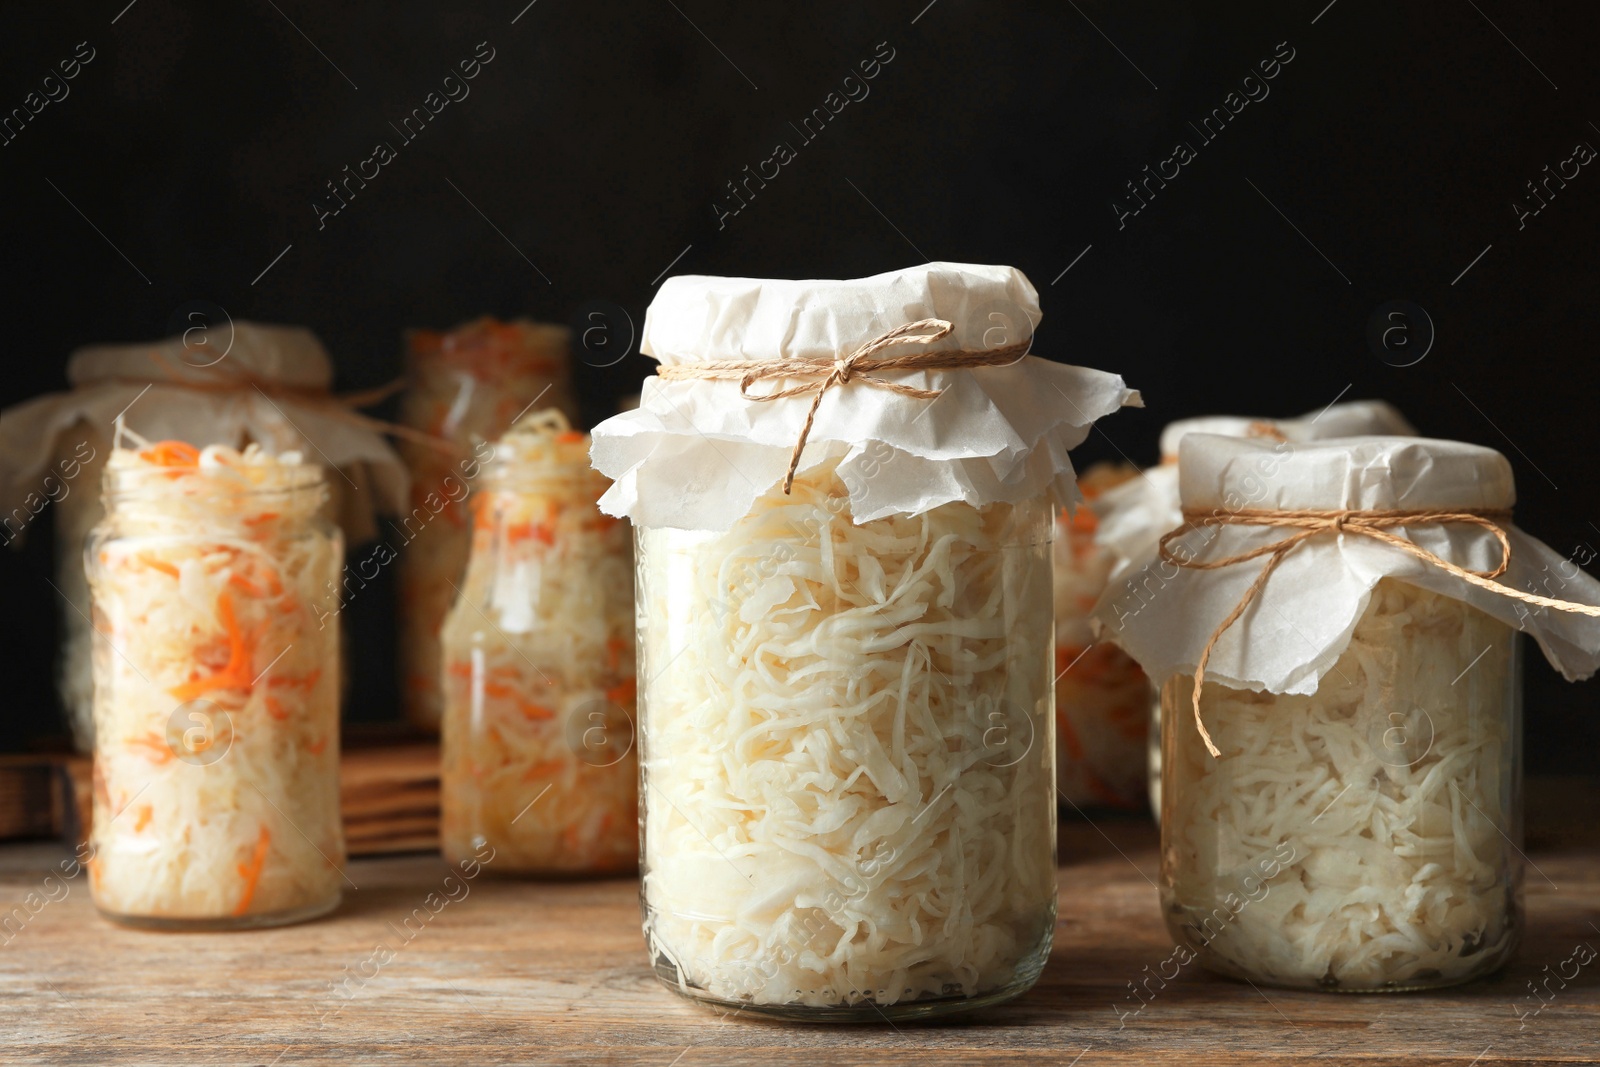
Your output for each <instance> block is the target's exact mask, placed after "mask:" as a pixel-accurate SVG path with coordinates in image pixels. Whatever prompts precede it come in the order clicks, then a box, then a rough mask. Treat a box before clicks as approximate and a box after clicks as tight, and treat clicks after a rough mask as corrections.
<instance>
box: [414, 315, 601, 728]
mask: <svg viewBox="0 0 1600 1067" xmlns="http://www.w3.org/2000/svg"><path fill="white" fill-rule="evenodd" d="M567 340H568V331H567V329H566V328H565V327H562V326H549V325H544V324H540V323H532V322H526V321H521V320H519V321H515V322H499V321H496V320H495V319H492V318H481V319H477V320H474V321H472V322H468V323H464V324H462V325H461V326H458V327H456V328H455V329H453V330H450V331H448V332H439V331H436V330H414V331H412V332H411V333H410V334H409V335H408V337H407V344H408V351H409V358H410V362H409V368H408V370H409V373H410V377H411V383H410V385H409V387H408V388H407V390H406V393H405V396H404V399H403V401H402V403H401V411H400V418H401V421H402V422H404V423H405V424H406V425H408V426H413V427H416V428H417V429H420V430H424V431H426V432H428V433H431V434H433V435H435V436H437V437H441V438H444V439H445V440H448V441H454V442H456V443H457V444H460V445H462V446H464V447H463V451H462V453H461V455H460V456H451V455H449V454H447V453H445V452H443V451H440V450H439V449H436V448H431V447H429V446H427V445H423V444H418V443H416V442H414V441H404V440H403V441H401V442H400V443H399V449H400V454H401V456H402V457H403V458H404V459H405V461H406V466H407V468H409V469H410V471H411V507H412V510H411V513H410V514H409V515H407V516H405V517H404V518H402V519H401V520H400V523H399V524H398V525H399V528H400V532H401V536H402V537H403V538H404V540H405V547H404V548H403V549H402V550H401V552H400V569H399V580H400V600H401V605H402V608H403V610H402V611H401V612H400V616H399V624H400V669H401V684H402V688H401V696H402V700H403V702H404V704H405V711H406V716H407V718H409V719H410V720H411V721H412V722H414V723H416V724H417V725H419V726H423V727H426V728H429V729H438V727H439V717H440V715H441V713H442V711H443V708H444V699H443V694H442V692H441V690H440V688H439V679H440V667H441V662H442V661H441V656H440V648H439V630H440V627H442V626H443V625H444V619H445V616H446V615H448V614H449V613H450V606H451V605H452V604H454V603H455V599H456V586H457V585H458V584H459V583H460V581H461V575H462V573H463V572H464V571H465V570H466V566H467V556H468V553H469V551H470V548H471V544H472V534H471V531H470V529H469V527H470V516H469V515H468V514H467V506H466V502H465V500H466V498H465V489H466V478H465V477H464V476H463V474H464V470H465V469H466V468H465V467H464V465H463V464H464V457H467V455H468V453H467V452H466V451H465V448H466V447H467V446H472V445H475V444H477V443H479V442H483V441H490V440H493V439H494V438H496V437H499V436H500V435H501V434H503V433H505V432H506V431H507V430H508V429H509V428H510V426H511V422H512V420H513V419H515V418H517V417H518V415H520V414H521V413H522V412H524V411H526V410H527V409H528V408H530V407H531V406H533V405H534V404H535V403H538V402H540V400H541V398H542V400H543V404H542V406H554V407H560V408H562V409H565V410H569V411H570V410H572V407H573V405H572V401H571V397H570V395H569V388H568V368H567ZM465 462H466V463H467V464H470V463H471V461H470V459H466V460H465Z"/></svg>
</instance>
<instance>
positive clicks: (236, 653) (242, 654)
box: [167, 589, 255, 700]
mask: <svg viewBox="0 0 1600 1067" xmlns="http://www.w3.org/2000/svg"><path fill="white" fill-rule="evenodd" d="M217 617H218V618H219V619H221V620H222V628H223V629H224V630H225V631H227V635H228V663H227V666H225V667H223V668H222V669H221V670H220V671H218V672H217V673H216V674H213V675H212V676H211V677H209V678H195V679H192V680H190V681H188V682H185V683H184V684H183V685H178V686H173V687H172V688H171V689H169V690H167V692H169V693H171V694H172V695H173V696H175V697H177V698H178V699H179V700H193V699H195V698H196V697H200V696H204V695H205V694H206V693H210V692H213V691H215V690H217V689H246V690H248V689H249V688H250V682H251V679H250V665H251V662H252V661H253V660H254V658H255V657H254V650H253V649H251V648H247V647H246V644H247V643H248V640H253V639H254V635H253V634H251V635H249V637H248V638H247V635H246V634H245V633H244V632H243V631H241V630H240V629H239V622H238V619H237V618H236V617H235V616H234V612H233V598H232V597H231V596H229V595H228V591H227V590H226V589H224V590H223V591H222V592H221V593H219V594H217Z"/></svg>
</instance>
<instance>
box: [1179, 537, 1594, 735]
mask: <svg viewBox="0 0 1600 1067" xmlns="http://www.w3.org/2000/svg"><path fill="white" fill-rule="evenodd" d="M1183 517H1184V520H1185V521H1184V524H1183V525H1182V526H1180V527H1178V528H1177V529H1175V530H1172V531H1170V532H1169V533H1167V534H1165V535H1164V536H1163V537H1162V538H1161V544H1160V553H1161V558H1162V559H1163V560H1165V561H1167V562H1168V563H1173V564H1176V565H1177V566H1179V567H1190V568H1192V569H1194V570H1218V569H1220V568H1222V567H1231V566H1233V565H1234V564H1235V563H1244V562H1246V561H1248V560H1252V559H1258V558H1260V557H1261V556H1266V557H1267V563H1266V566H1264V567H1262V568H1261V573H1260V574H1258V575H1256V579H1255V581H1253V582H1251V583H1250V587H1249V588H1248V589H1246V590H1245V591H1244V596H1242V597H1240V598H1239V603H1237V604H1235V605H1234V608H1233V610H1232V611H1230V612H1228V615H1227V617H1226V618H1224V619H1223V620H1222V622H1221V623H1220V624H1219V625H1218V626H1217V628H1216V629H1215V630H1213V631H1212V632H1211V636H1210V638H1208V639H1207V641H1206V645H1205V648H1203V649H1201V651H1200V660H1199V662H1198V663H1196V664H1195V672H1194V724H1195V727H1196V728H1197V729H1198V730H1199V731H1200V738H1201V740H1202V741H1204V742H1205V745H1206V751H1208V752H1210V753H1211V755H1213V756H1220V755H1222V753H1221V752H1220V751H1219V750H1218V748H1217V746H1216V745H1215V744H1213V743H1212V741H1211V734H1210V733H1209V732H1208V731H1207V730H1206V726H1205V723H1204V722H1203V721H1202V720H1201V718H1200V691H1201V687H1202V686H1203V685H1204V684H1205V678H1206V664H1207V663H1208V662H1210V660H1211V650H1212V649H1213V648H1215V647H1216V644H1217V640H1218V639H1219V638H1220V637H1221V636H1222V635H1223V632H1224V631H1226V630H1227V629H1228V627H1230V626H1232V625H1233V624H1234V623H1235V622H1237V621H1238V620H1239V617H1240V616H1241V615H1243V614H1244V612H1245V609H1246V608H1248V607H1249V606H1250V603H1251V602H1252V601H1253V600H1255V598H1256V594H1257V593H1259V592H1261V589H1262V587H1263V586H1265V585H1266V584H1267V578H1268V577H1269V576H1271V574H1272V572H1273V570H1275V569H1276V568H1277V566H1278V564H1279V563H1281V562H1283V558H1284V557H1285V556H1287V555H1288V554H1289V553H1290V552H1292V551H1294V549H1295V548H1297V547H1299V546H1300V545H1302V544H1304V543H1305V542H1306V541H1309V540H1311V539H1312V538H1313V537H1318V536H1321V535H1322V534H1326V533H1334V534H1355V535H1358V536H1361V537H1370V538H1372V539H1373V540H1374V541H1380V542H1382V543H1383V544H1386V545H1389V546H1391V547H1393V548H1397V549H1399V550H1400V551H1402V552H1405V553H1407V554H1408V555H1411V556H1414V557H1416V558H1417V559H1419V560H1421V561H1422V562H1424V563H1427V564H1430V565H1431V566H1434V567H1438V568H1439V569H1440V570H1442V571H1444V572H1445V573H1447V574H1451V575H1454V576H1455V577H1457V578H1460V579H1461V580H1462V581H1464V582H1468V583H1470V584H1471V585H1475V586H1477V587H1478V588H1480V589H1487V590H1488V591H1489V592H1491V593H1498V594H1500V595H1501V596H1506V597H1510V598H1512V599H1514V600H1520V601H1522V602H1523V603H1526V604H1534V605H1537V606H1539V607H1545V608H1554V609H1555V610H1557V611H1569V612H1574V613H1576V614H1579V615H1588V616H1591V617H1596V618H1600V607H1596V606H1594V605H1591V604H1577V603H1574V602H1572V601H1570V600H1557V599H1555V598H1553V597H1545V596H1536V595H1535V594H1533V593H1524V592H1523V591H1522V590H1520V589H1513V588H1511V587H1510V586H1507V585H1502V584H1500V583H1499V582H1497V581H1495V579H1496V578H1498V577H1500V576H1501V575H1502V574H1504V573H1505V572H1506V568H1507V567H1509V566H1510V565H1511V539H1510V538H1509V537H1508V536H1507V535H1506V531H1505V529H1504V527H1503V526H1502V525H1501V523H1502V522H1508V521H1510V518H1511V512H1510V511H1508V510H1505V509H1484V508H1419V509H1414V510H1408V511H1397V510H1372V511H1314V510H1290V511H1270V510H1254V509H1244V510H1241V511H1232V512H1221V513H1218V512H1214V511H1196V510H1191V509H1188V508H1185V509H1184V512H1183ZM1418 524H1428V525H1446V524H1464V525H1469V526H1478V527H1481V528H1483V529H1484V530H1487V531H1489V532H1490V533H1492V534H1494V536H1495V539H1496V540H1497V541H1499V542H1500V563H1499V565H1498V566H1496V567H1495V568H1493V569H1492V570H1487V571H1480V570H1470V569H1468V568H1466V567H1460V566H1457V565H1456V564H1454V563H1451V562H1450V561H1449V560H1447V559H1444V558H1442V557H1440V556H1437V555H1434V554H1433V553H1432V552H1429V551H1428V550H1427V549H1425V548H1423V547H1421V546H1420V545H1418V544H1416V543H1415V542H1413V541H1410V540H1408V539H1407V538H1404V537H1400V536H1398V535H1396V534H1393V533H1390V532H1389V529H1390V528H1391V527H1395V526H1414V525H1418ZM1208 526H1276V527H1284V528H1289V529H1293V530H1295V531H1296V532H1294V533H1291V534H1289V535H1288V536H1286V537H1284V538H1282V539H1280V540H1277V541H1272V542H1269V543H1268V544H1264V545H1259V546H1257V547H1256V548H1253V549H1250V550H1249V551H1247V552H1240V553H1238V554H1236V555H1232V556H1227V557H1225V558H1223V559H1214V560H1209V561H1205V562H1202V561H1200V560H1198V559H1195V558H1194V557H1193V556H1182V557H1180V556H1177V555H1175V554H1173V552H1172V551H1171V549H1169V548H1168V547H1167V545H1168V542H1170V541H1172V540H1173V539H1174V538H1176V537H1180V536H1182V535H1184V534H1186V533H1188V532H1190V531H1191V530H1198V529H1203V528H1205V527H1208Z"/></svg>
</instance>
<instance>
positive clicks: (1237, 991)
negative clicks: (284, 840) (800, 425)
mask: <svg viewBox="0 0 1600 1067" xmlns="http://www.w3.org/2000/svg"><path fill="white" fill-rule="evenodd" d="M1592 799H1593V797H1592V794H1591V803H1589V805H1588V806H1587V807H1586V808H1585V809H1582V810H1583V811H1584V812H1592V811H1593V810H1594V804H1593V803H1592ZM1579 817H1580V818H1582V815H1581V813H1580V816H1579ZM1102 830H1103V831H1104V834H1102V833H1101V831H1102ZM64 855H65V852H64V851H62V850H61V849H60V848H59V847H58V846H42V845H13V846H8V847H7V848H5V849H0V914H3V913H4V912H6V911H9V910H10V909H11V908H13V907H16V906H17V905H19V904H20V903H21V902H22V901H23V899H24V897H25V896H26V895H27V894H28V893H29V892H32V891H35V890H37V889H38V888H39V887H40V885H41V880H42V878H43V876H44V874H45V873H46V871H47V869H48V868H49V867H50V866H51V865H52V864H54V863H55V862H56V861H57V860H58V859H60V858H61V857H63V856H64ZM1062 855H1063V857H1064V859H1065V860H1066V863H1065V865H1064V866H1063V868H1062V870H1061V894H1060V901H1061V916H1060V924H1059V926H1058V928H1057V930H1056V944H1055V951H1054V953H1053V954H1052V956H1051V957H1050V962H1049V965H1048V967H1047V968H1046V970H1045V973H1044V977H1043V979H1042V980H1041V981H1040V983H1039V985H1038V987H1037V988H1035V989H1034V991H1033V992H1032V993H1030V994H1029V995H1027V996H1026V997H1024V998H1023V999H1021V1000H1019V1001H1016V1002H1013V1003H1012V1004H1010V1005H1005V1006H1002V1007H999V1008H994V1009H990V1010H987V1011H984V1012H979V1013H976V1014H974V1015H972V1016H970V1017H967V1018H960V1017H958V1018H956V1019H954V1020H950V1021H948V1022H942V1023H934V1024H921V1025H913V1024H907V1023H901V1024H899V1025H898V1026H896V1027H890V1026H887V1025H882V1024H879V1025H873V1026H858V1027H835V1028H819V1027H815V1026H805V1025H797V1024H785V1023H773V1022H766V1021H762V1020H759V1019H754V1018H751V1017H749V1016H748V1015H744V1014H734V1015H726V1014H722V1013H718V1012H716V1011H711V1010H708V1009H705V1008H702V1007H699V1006H697V1005H694V1004H691V1003H688V1002H686V1001H684V1000H681V999H679V998H678V997H677V996H676V995H674V994H673V993H671V992H669V991H667V990H666V989H665V988H663V987H662V986H661V985H660V984H659V983H658V982H657V980H656V979H655V977H654V976H653V975H652V973H651V972H650V971H649V970H648V969H647V967H646V964H645V953H644V944H643V939H642V937H641V935H640V933H639V912H638V883H637V882H636V881H634V880H632V879H617V880H610V881H602V882H588V883H583V882H568V883H558V884H538V883H530V882H517V881H496V880H493V879H492V878H491V877H490V876H489V875H487V874H485V875H483V876H481V877H479V878H478V879H477V880H475V881H472V882H470V883H468V888H467V892H466V894H465V895H464V896H462V895H461V893H460V891H459V890H457V891H456V895H457V897H459V899H458V900H456V901H453V902H451V903H449V904H447V905H445V906H444V907H442V908H441V909H440V910H439V912H438V914H437V915H432V916H431V917H430V918H429V919H428V920H427V921H426V922H419V921H417V920H415V919H414V920H413V927H414V929H415V930H416V931H417V932H415V933H414V934H412V935H411V936H410V937H407V936H406V935H405V930H404V927H403V923H404V922H405V920H406V918H407V917H408V916H411V915H412V914H413V912H414V910H415V909H418V908H423V909H424V914H428V913H427V911H426V907H425V905H424V898H425V897H426V896H427V894H428V893H430V892H435V891H440V890H442V888H443V879H444V878H445V876H446V875H447V874H448V873H449V869H448V868H446V867H445V865H444V863H443V862H442V861H441V860H440V859H439V858H438V857H437V856H432V855H416V856H404V857H386V858H372V859H357V860H353V861H351V863H350V864H349V869H348V873H349V875H350V877H351V879H352V880H353V881H354V882H355V884H356V885H357V886H358V887H359V888H358V889H356V890H354V891H350V890H347V892H346V897H345V902H344V904H343V906H342V907H341V908H340V909H339V910H338V911H337V912H336V913H334V915H332V916H330V917H328V918H326V919H323V920H320V921H318V922H314V923H309V924H306V925H303V926H298V927H288V928H284V929H279V930H267V931H257V932H250V933H234V934H159V933H149V932H143V931H137V930H127V929H123V928H120V927H116V926H113V925H111V924H110V923H107V922H105V921H104V920H102V919H100V918H98V917H97V916H96V915H95V913H94V910H93V907H92V905H91V904H90V901H89V894H88V887H87V885H86V884H85V882H84V881H83V879H81V878H80V879H78V880H77V881H75V882H73V883H71V889H70V892H69V893H68V895H67V896H66V897H65V898H64V899H61V900H59V901H58V902H55V903H50V904H48V905H46V906H44V907H43V908H42V909H41V910H39V912H38V913H37V914H36V915H34V916H33V917H32V918H31V919H29V920H28V922H27V923H26V924H25V925H24V926H22V927H21V928H19V929H16V930H13V931H11V933H10V941H9V943H7V944H4V945H3V946H0V1018H3V1024H0V1042H3V1046H4V1053H3V1055H0V1060H4V1061H5V1062H6V1063H66V1062H93V1063H97V1064H156V1063H159V1064H168V1063H178V1062H184V1063H190V1062H193V1063H217V1064H241V1065H242V1064H259V1065H277V1067H294V1065H298V1064H347V1063H363V1064H413V1063H417V1064H420V1063H439V1062H450V1063H462V1064H480V1063H483V1064H487V1063H516V1064H522V1063H530V1064H531V1063H540V1064H545V1063H560V1064H567V1063H570V1064H596V1063H615V1064H639V1065H651V1067H703V1065H711V1064H752V1063H759V1064H762V1065H778V1064H804V1065H806V1067H817V1065H820V1064H861V1065H868V1064H883V1063H905V1064H941V1065H942V1064H966V1063H984V1064H991V1063H992V1064H1002V1063H1014V1064H1058V1065H1063V1067H1065V1065H1067V1064H1072V1063H1077V1064H1079V1065H1081V1067H1095V1065H1097V1064H1111V1063H1121V1064H1183V1065H1185V1067H1193V1065H1204V1064H1242V1063H1270V1062H1285V1061H1288V1060H1291V1059H1293V1060H1313V1059H1314V1060H1315V1062H1318V1063H1335V1064H1338V1063H1367V1064H1383V1065H1388V1064H1394V1063H1399V1062H1402V1061H1404V1062H1406V1063H1415V1064H1455V1065H1458V1067H1468V1065H1487V1064H1504V1063H1557V1062H1560V1063H1593V1062H1596V1061H1600V960H1596V961H1595V962H1593V963H1591V964H1589V965H1588V966H1587V967H1584V968H1582V969H1581V970H1580V971H1579V973H1578V975H1577V977H1576V978H1574V979H1573V980H1572V981H1571V982H1569V983H1568V984H1567V987H1566V988H1565V989H1558V987H1557V986H1556V985H1555V984H1552V985H1551V987H1550V988H1552V989H1558V991H1557V992H1556V993H1555V994H1554V999H1552V1000H1551V1001H1550V1002H1549V1003H1548V1004H1547V1005H1546V1006H1545V1007H1544V1008H1543V1010H1542V1011H1541V1012H1540V1013H1539V1014H1538V1015H1535V1016H1530V1017H1528V1018H1527V1019H1526V1020H1524V1022H1519V1019H1518V1012H1519V1011H1522V1012H1526V1011H1528V1010H1530V1009H1531V1008H1532V1007H1533V1005H1534V1004H1536V1003H1538V1002H1537V1001H1534V1000H1532V999H1531V995H1530V993H1529V989H1528V983H1529V982H1530V981H1532V980H1536V979H1542V978H1543V977H1544V976H1546V975H1547V974H1549V973H1550V972H1548V971H1545V970H1544V968H1545V967H1547V966H1548V967H1550V968H1551V969H1552V970H1561V969H1563V968H1562V966H1561V964H1562V961H1563V960H1567V959H1569V958H1570V956H1571V954H1572V951H1573V949H1574V947H1575V946H1576V945H1577V944H1578V943H1579V942H1587V943H1589V944H1591V945H1594V946H1596V947H1597V948H1600V839H1597V837H1596V834H1595V828H1594V825H1593V823H1592V822H1591V823H1590V824H1589V826H1588V832H1587V834H1586V835H1584V839H1583V840H1581V841H1568V840H1566V839H1565V838H1563V839H1562V841H1561V843H1559V844H1556V845H1550V846H1547V847H1543V848H1538V849H1536V850H1535V851H1533V852H1532V853H1531V857H1532V859H1533V861H1534V863H1535V864H1537V871H1535V870H1532V869H1530V871H1529V875H1528V896H1527V900H1528V934H1527V938H1526V941H1525V943H1524V946H1523V949H1522V951H1521V954H1520V955H1519V956H1518V957H1517V959H1516V960H1515V961H1514V962H1513V963H1512V964H1511V965H1510V966H1509V967H1508V968H1507V969H1506V970H1505V971H1504V972H1503V973H1501V974H1500V975H1498V976H1495V977H1493V978H1490V979H1486V980H1482V981H1479V982H1476V983H1473V984H1471V985H1468V986H1465V987H1461V988H1458V989H1454V990H1447V991H1444V992H1439V993H1430V994H1395V995H1388V996H1349V995H1345V996H1340V995H1334V994H1310V993H1291V992H1284V991H1281V990H1273V989H1255V988H1252V987H1251V986H1249V985H1242V984H1238V983H1234V982H1229V981H1224V980H1222V979H1218V978H1213V977H1210V976H1208V975H1206V974H1205V973H1203V972H1201V971H1200V970H1198V969H1197V968H1194V967H1192V966H1191V967H1189V968H1186V969H1184V970H1183V972H1182V973H1180V975H1179V976H1178V978H1177V979H1175V980H1173V981H1172V982H1171V983H1169V984H1168V986H1167V987H1166V988H1165V989H1163V990H1160V991H1159V993H1158V994H1157V995H1155V996H1154V997H1153V998H1152V999H1151V1000H1150V1002H1149V1003H1148V1004H1146V1005H1145V1006H1144V1007H1143V1009H1142V1010H1141V1011H1140V1012H1139V1013H1138V1014H1137V1015H1133V1016H1130V1017H1124V1018H1122V1019H1121V1021H1120V1022H1119V1016H1118V1009H1120V1010H1121V1011H1123V1012H1126V1011H1128V1010H1129V1009H1130V1008H1131V1007H1132V1006H1133V1003H1134V1002H1133V1001H1131V1000H1130V999H1128V998H1129V995H1130V994H1129V988H1128V983H1130V982H1133V981H1135V980H1137V979H1139V978H1141V977H1143V974H1144V970H1143V969H1144V968H1145V967H1146V966H1150V967H1151V968H1152V969H1154V968H1155V966H1156V964H1158V963H1159V962H1160V961H1161V960H1163V959H1165V958H1166V957H1167V956H1168V954H1169V952H1170V942H1169V941H1168V939H1167V935H1166V932H1165V930H1164V929H1163V928H1162V925H1161V921H1160V918H1159V915H1158V912H1157V901H1156V889H1155V886H1154V885H1153V884H1152V880H1153V879H1154V878H1155V875H1156V860H1157V857H1156V841H1155V835H1154V831H1153V830H1152V829H1151V828H1150V827H1148V826H1147V825H1145V824H1143V823H1142V822H1138V821H1134V820H1125V821H1101V822H1100V823H1099V824H1098V828H1096V826H1093V825H1085V824H1082V823H1076V824H1072V825H1068V826H1065V827H1064V828H1063V834H1062ZM1540 872H1542V874H1541V873H1540ZM57 895H58V896H59V892H57ZM5 936H6V935H0V941H3V940H4V939H5ZM379 945H387V946H389V947H390V948H392V949H394V958H393V959H392V961H390V962H388V963H386V964H383V965H375V964H374V965H369V964H368V963H367V961H369V960H372V959H374V949H375V948H376V947H377V946H379ZM378 958H381V956H380V957H378ZM1566 969H1567V970H1570V966H1569V967H1568V968H1566ZM347 980H348V982H347V984H346V986H345V987H344V990H345V991H344V993H339V992H336V991H335V987H336V984H337V983H341V982H346V981H347Z"/></svg>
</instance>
